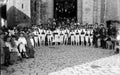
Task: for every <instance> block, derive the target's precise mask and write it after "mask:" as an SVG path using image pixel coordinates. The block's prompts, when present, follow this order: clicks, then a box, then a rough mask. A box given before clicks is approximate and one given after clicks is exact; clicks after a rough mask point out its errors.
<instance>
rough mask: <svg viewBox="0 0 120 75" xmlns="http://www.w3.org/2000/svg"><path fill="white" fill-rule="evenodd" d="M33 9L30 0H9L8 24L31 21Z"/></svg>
mask: <svg viewBox="0 0 120 75" xmlns="http://www.w3.org/2000/svg"><path fill="white" fill-rule="evenodd" d="M30 18H31V11H30V0H8V2H7V21H8V26H15V25H18V24H20V23H30Z"/></svg>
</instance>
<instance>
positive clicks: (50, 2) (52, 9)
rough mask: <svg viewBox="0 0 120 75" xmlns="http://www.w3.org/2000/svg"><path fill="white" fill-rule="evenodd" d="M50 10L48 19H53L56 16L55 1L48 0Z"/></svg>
mask: <svg viewBox="0 0 120 75" xmlns="http://www.w3.org/2000/svg"><path fill="white" fill-rule="evenodd" d="M47 2H48V8H47V18H53V14H54V0H47Z"/></svg>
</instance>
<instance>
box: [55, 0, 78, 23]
mask: <svg viewBox="0 0 120 75" xmlns="http://www.w3.org/2000/svg"><path fill="white" fill-rule="evenodd" d="M54 18H55V19H57V20H65V19H70V20H71V19H74V20H75V21H76V20H77V0H54Z"/></svg>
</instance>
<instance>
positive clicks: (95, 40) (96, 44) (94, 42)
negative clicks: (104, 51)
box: [93, 37, 98, 47]
mask: <svg viewBox="0 0 120 75" xmlns="http://www.w3.org/2000/svg"><path fill="white" fill-rule="evenodd" d="M97 42H98V38H97V37H93V45H94V46H95V47H98V43H97Z"/></svg>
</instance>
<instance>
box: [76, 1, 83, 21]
mask: <svg viewBox="0 0 120 75" xmlns="http://www.w3.org/2000/svg"><path fill="white" fill-rule="evenodd" d="M82 1H83V0H77V19H78V22H79V23H82Z"/></svg>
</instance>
